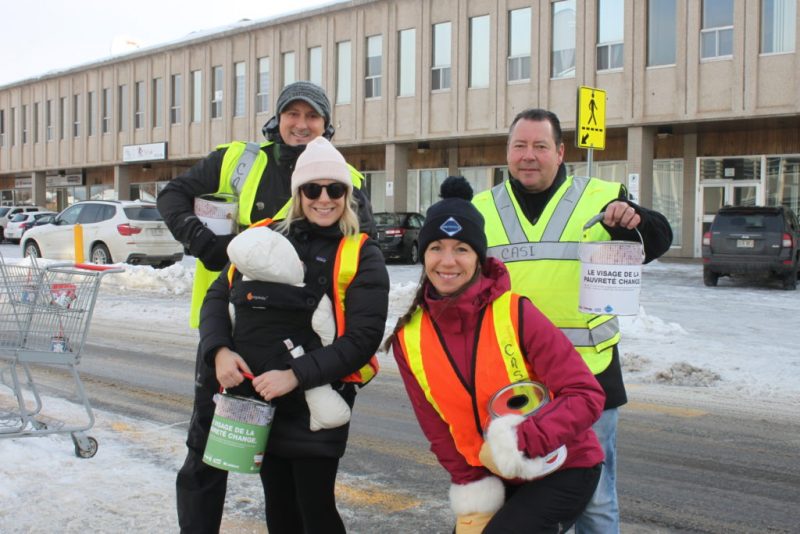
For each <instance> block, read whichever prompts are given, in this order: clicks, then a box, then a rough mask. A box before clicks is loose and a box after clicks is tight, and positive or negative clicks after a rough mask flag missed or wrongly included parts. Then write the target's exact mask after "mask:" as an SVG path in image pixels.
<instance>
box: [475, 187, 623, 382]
mask: <svg viewBox="0 0 800 534" xmlns="http://www.w3.org/2000/svg"><path fill="white" fill-rule="evenodd" d="M621 187H622V185H621V184H618V183H613V182H606V181H604V180H598V179H596V178H586V177H581V176H568V177H567V179H566V180H565V182H564V183H563V184H562V185H561V187H559V188H558V190H557V191H556V192H555V193H554V195H553V198H552V199H551V200H550V201H549V202H548V203H547V206H546V207H545V209H544V211H543V212H542V215H541V217H539V219H538V220H537V221H536V224H531V223H530V222H529V221H528V218H527V217H526V216H525V214H524V213H523V211H522V209H521V208H520V206H519V204H518V203H517V199H516V198H515V197H514V192H513V191H512V189H511V184H510V182H509V181H508V180H506V181H504V182H503V183H501V184H498V185H496V186H495V187H493V188H492V189H491V190H489V191H484V192H482V193H479V194H478V195H476V196H475V198H473V200H472V202H473V204H474V205H475V206H476V207H477V208H478V210H479V211H480V212H481V214H482V215H483V217H484V219H485V221H486V226H485V231H486V238H487V241H488V247H489V248H488V251H487V253H488V255H489V256H493V257H495V258H498V259H500V260H502V261H503V262H504V263H505V265H506V267H507V268H508V271H509V273H510V274H511V289H512V290H513V291H514V292H516V293H520V294H521V295H524V296H526V297H528V298H529V299H531V301H532V302H533V303H534V304H535V305H536V307H537V308H539V309H540V310H541V311H542V313H544V314H545V315H546V316H547V318H548V319H550V320H551V321H552V322H553V323H554V324H555V325H556V326H557V327H559V328H560V329H561V331H562V332H564V334H566V336H567V337H568V338H569V339H570V341H572V344H573V345H574V346H575V348H576V349H577V351H578V352H579V353H580V355H581V356H582V357H583V359H584V361H585V362H586V364H587V365H588V366H589V369H591V371H592V373H594V374H599V373H601V372H602V371H604V370H605V369H606V368H607V367H608V365H609V364H610V363H611V358H612V351H613V346H614V345H616V344H617V343H619V338H620V334H619V321H618V320H617V318H616V317H614V316H611V315H591V314H586V313H582V312H580V311H579V310H578V297H579V284H580V262H579V261H578V244H579V243H580V241H581V240H585V241H606V240H609V239H610V238H611V236H610V235H609V234H608V232H607V231H606V230H605V229H604V228H603V226H602V225H600V224H596V225H594V226H592V227H590V228H589V229H587V230H586V231H584V229H583V226H584V225H585V224H586V222H587V221H588V220H589V219H591V218H592V217H593V216H595V215H597V214H598V213H600V212H601V211H602V210H603V208H604V207H605V206H606V204H608V203H609V202H611V201H613V200H615V199H617V198H619V195H620V188H621Z"/></svg>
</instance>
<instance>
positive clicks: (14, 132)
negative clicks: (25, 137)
mask: <svg viewBox="0 0 800 534" xmlns="http://www.w3.org/2000/svg"><path fill="white" fill-rule="evenodd" d="M9 121H10V122H11V124H9V132H10V134H11V135H10V137H11V140H10V141H11V146H15V145H16V144H17V108H11V116H10V117H9Z"/></svg>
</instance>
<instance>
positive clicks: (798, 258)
mask: <svg viewBox="0 0 800 534" xmlns="http://www.w3.org/2000/svg"><path fill="white" fill-rule="evenodd" d="M799 238H800V226H798V221H797V216H795V214H794V212H793V211H792V210H791V209H789V208H784V207H725V208H722V209H720V210H719V212H718V213H717V216H716V217H714V222H712V223H711V230H710V231H709V232H706V233H705V234H704V235H703V282H704V283H705V284H706V285H707V286H716V285H717V280H718V279H719V277H720V276H731V275H766V276H771V277H775V278H778V279H779V280H781V282H782V283H783V288H784V289H796V288H797V270H798V266H799V265H800V252H799V251H798V239H799Z"/></svg>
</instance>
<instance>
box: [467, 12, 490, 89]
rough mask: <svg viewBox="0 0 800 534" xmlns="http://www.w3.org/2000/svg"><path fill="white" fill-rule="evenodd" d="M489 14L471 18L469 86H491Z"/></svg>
mask: <svg viewBox="0 0 800 534" xmlns="http://www.w3.org/2000/svg"><path fill="white" fill-rule="evenodd" d="M489 32H490V30H489V15H481V16H480V17H472V18H470V19H469V86H470V87H478V88H482V87H489V50H490V46H489V42H490V41H489Z"/></svg>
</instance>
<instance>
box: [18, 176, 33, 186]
mask: <svg viewBox="0 0 800 534" xmlns="http://www.w3.org/2000/svg"><path fill="white" fill-rule="evenodd" d="M32 185H33V181H32V180H31V177H30V176H28V177H27V178H14V189H30V188H31V186H32Z"/></svg>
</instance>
